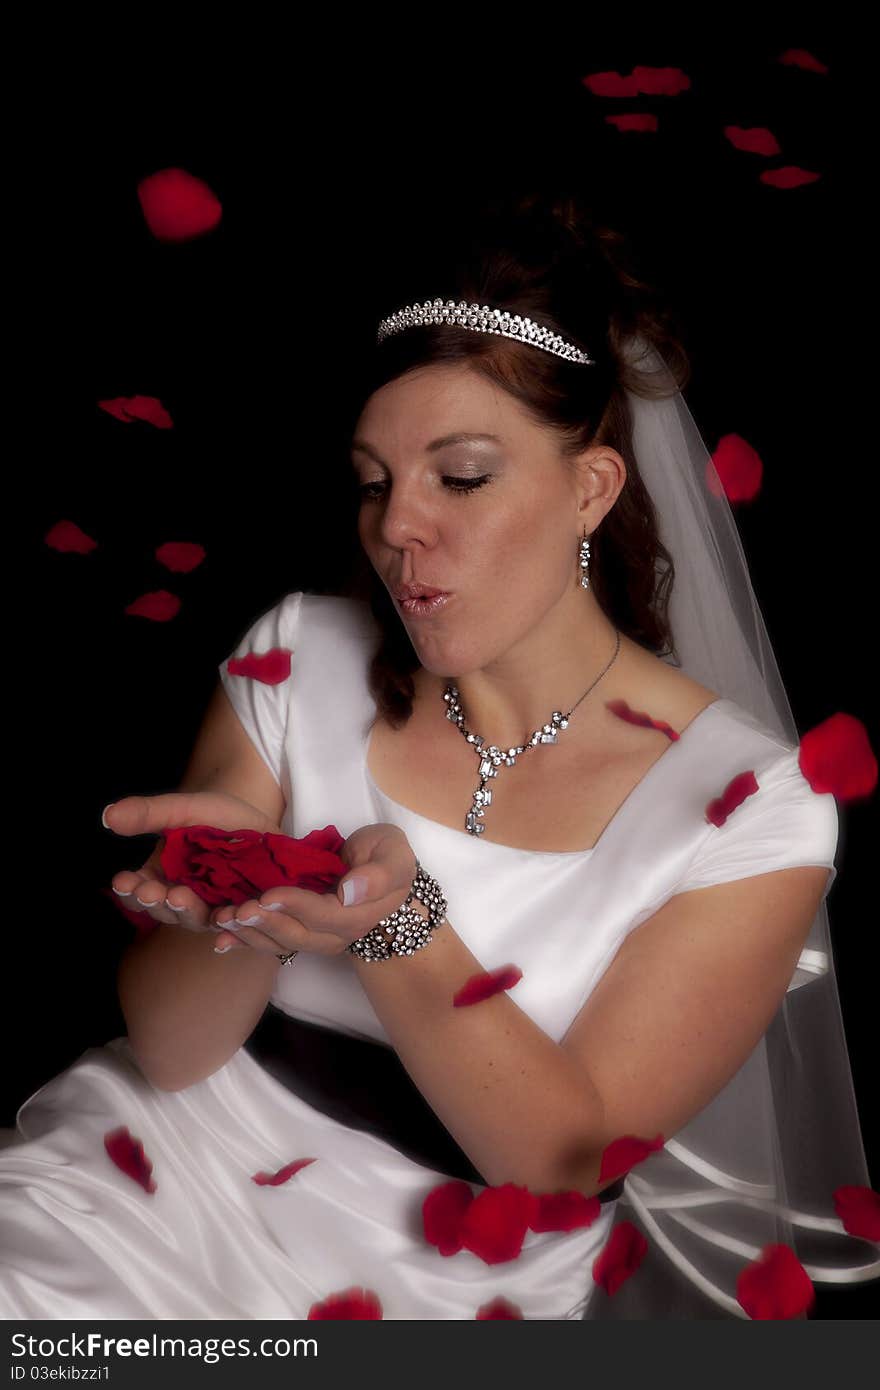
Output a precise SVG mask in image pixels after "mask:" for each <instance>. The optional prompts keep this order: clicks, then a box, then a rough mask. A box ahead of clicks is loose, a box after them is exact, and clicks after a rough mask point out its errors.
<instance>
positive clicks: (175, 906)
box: [165, 898, 186, 912]
mask: <svg viewBox="0 0 880 1390" xmlns="http://www.w3.org/2000/svg"><path fill="white" fill-rule="evenodd" d="M165 906H166V907H170V908H171V911H172V912H186V908H185V907H180V906H179V905H178V904H177V903H170V902H169V901H168V899H167V898H166V899H165Z"/></svg>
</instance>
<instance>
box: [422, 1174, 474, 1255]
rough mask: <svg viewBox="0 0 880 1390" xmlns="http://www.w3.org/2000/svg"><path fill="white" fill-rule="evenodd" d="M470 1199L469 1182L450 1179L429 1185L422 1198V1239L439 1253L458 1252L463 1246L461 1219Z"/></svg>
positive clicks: (449, 1253)
mask: <svg viewBox="0 0 880 1390" xmlns="http://www.w3.org/2000/svg"><path fill="white" fill-rule="evenodd" d="M473 1200H474V1194H473V1192H472V1191H471V1189H470V1187H469V1186H468V1184H467V1183H466V1182H461V1181H460V1180H458V1179H453V1180H452V1181H450V1182H442V1183H440V1184H439V1185H438V1186H437V1187H434V1188H432V1189H431V1191H430V1192H429V1193H428V1195H427V1197H426V1198H425V1200H424V1201H423V1202H422V1225H423V1228H424V1232H425V1240H426V1241H427V1242H428V1244H429V1245H436V1247H437V1249H438V1250H439V1251H440V1254H441V1255H457V1254H458V1252H459V1250H460V1249H461V1248H462V1239H461V1223H462V1220H463V1219H464V1214H465V1212H466V1211H467V1209H468V1207H469V1206H470V1205H471V1202H473Z"/></svg>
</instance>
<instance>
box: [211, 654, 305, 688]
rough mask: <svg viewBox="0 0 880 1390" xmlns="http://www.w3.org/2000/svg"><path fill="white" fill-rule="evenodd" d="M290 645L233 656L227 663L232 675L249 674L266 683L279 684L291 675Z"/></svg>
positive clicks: (252, 678)
mask: <svg viewBox="0 0 880 1390" xmlns="http://www.w3.org/2000/svg"><path fill="white" fill-rule="evenodd" d="M290 657H291V652H290V648H289V647H272V649H271V650H270V651H268V652H248V653H247V655H246V656H241V657H234V656H231V657H230V658H229V660H228V661H227V663H226V670H227V671H228V672H229V674H230V676H248V677H249V678H250V679H251V680H255V681H262V682H263V684H264V685H279V684H280V682H281V681H286V680H287V678H288V676H289V675H290Z"/></svg>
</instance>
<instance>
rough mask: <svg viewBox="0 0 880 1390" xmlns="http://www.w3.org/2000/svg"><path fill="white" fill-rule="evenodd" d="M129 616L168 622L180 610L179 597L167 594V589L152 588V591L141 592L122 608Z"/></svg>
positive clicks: (155, 621) (154, 621)
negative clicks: (147, 592)
mask: <svg viewBox="0 0 880 1390" xmlns="http://www.w3.org/2000/svg"><path fill="white" fill-rule="evenodd" d="M124 611H125V613H126V615H127V616H128V617H130V618H149V619H150V621H151V622H153V623H168V622H170V621H171V619H172V618H176V617H177V615H178V613H179V612H180V599H179V598H178V597H177V595H176V594H169V592H168V590H167V589H154V590H153V592H152V593H149V594H141V596H140V598H136V599H134V600H133V601H132V602H131V603H130V604H129V605H128V606H127V608H126V609H125V610H124Z"/></svg>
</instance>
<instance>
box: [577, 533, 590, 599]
mask: <svg viewBox="0 0 880 1390" xmlns="http://www.w3.org/2000/svg"><path fill="white" fill-rule="evenodd" d="M578 563H579V565H580V567H581V569H582V570H583V574H582V575H581V588H582V589H589V587H590V580H589V568H590V542H589V541H588V540H587V531H586V527H584V538H583V540H582V541H581V543H580V547H579V554H578Z"/></svg>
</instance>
